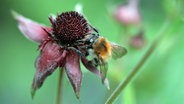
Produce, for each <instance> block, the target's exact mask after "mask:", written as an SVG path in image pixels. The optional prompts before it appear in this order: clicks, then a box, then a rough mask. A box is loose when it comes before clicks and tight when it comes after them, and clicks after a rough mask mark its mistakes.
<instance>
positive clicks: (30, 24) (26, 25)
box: [12, 11, 52, 43]
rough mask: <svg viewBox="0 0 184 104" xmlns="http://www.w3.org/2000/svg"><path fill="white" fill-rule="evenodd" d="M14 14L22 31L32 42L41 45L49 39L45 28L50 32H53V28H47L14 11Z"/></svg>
mask: <svg viewBox="0 0 184 104" xmlns="http://www.w3.org/2000/svg"><path fill="white" fill-rule="evenodd" d="M12 14H13V16H14V18H15V19H16V20H17V22H18V27H19V29H20V31H21V32H22V33H23V34H24V36H25V37H27V38H28V39H29V40H32V41H35V42H38V43H39V42H41V41H42V40H44V39H46V38H47V37H48V35H47V32H45V31H44V30H43V28H45V29H46V30H47V31H49V32H51V30H52V29H51V28H48V27H45V26H43V25H41V24H39V23H36V22H34V21H32V20H30V19H28V18H26V17H24V16H22V15H20V14H18V13H16V12H15V11H13V12H12Z"/></svg>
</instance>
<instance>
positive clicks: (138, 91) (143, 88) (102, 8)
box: [0, 0, 184, 104]
mask: <svg viewBox="0 0 184 104" xmlns="http://www.w3.org/2000/svg"><path fill="white" fill-rule="evenodd" d="M79 2H80V3H82V5H83V12H84V14H85V16H86V18H87V19H88V20H89V21H90V23H91V24H92V25H93V26H95V27H96V28H97V29H98V30H99V31H100V33H101V34H102V35H103V36H105V37H107V38H108V39H109V40H110V41H114V42H117V43H119V44H121V45H122V46H125V47H126V48H127V49H128V54H127V55H126V56H125V57H124V58H123V59H120V60H117V61H114V60H112V61H110V63H109V71H108V75H107V77H108V78H109V81H110V87H111V89H110V91H108V90H107V89H106V88H105V86H103V85H102V84H101V80H100V79H99V78H98V77H96V75H94V74H92V73H90V72H88V71H87V70H86V69H85V68H84V67H82V71H83V74H84V75H83V82H82V87H81V93H80V95H81V97H80V100H77V99H76V97H75V94H74V92H73V89H72V87H71V85H70V83H69V81H68V79H67V77H66V75H65V76H64V82H63V93H62V95H63V99H62V102H63V104H104V102H105V100H106V99H107V98H108V97H109V95H110V94H111V92H112V91H113V90H114V88H115V87H116V86H117V85H118V84H119V83H120V82H121V81H122V80H123V79H124V78H125V77H126V76H127V75H128V73H129V72H130V71H131V70H132V69H133V67H134V66H135V65H136V63H137V62H138V61H139V60H140V58H141V57H142V56H143V54H144V53H145V51H146V50H147V48H148V47H149V45H150V44H151V42H152V41H153V40H154V38H156V35H157V33H158V32H159V30H160V28H161V27H162V24H163V23H164V21H165V20H166V18H168V17H170V18H171V19H170V20H171V25H170V26H169V28H168V30H167V31H166V32H165V34H164V38H163V39H162V41H161V43H159V46H158V48H157V49H156V50H155V52H154V53H153V55H152V56H151V57H150V58H149V60H148V61H147V62H146V63H145V64H144V66H143V67H142V69H141V71H140V72H139V73H138V74H137V75H136V77H135V78H134V79H133V81H132V82H131V83H130V84H129V85H128V86H127V87H126V89H125V90H124V91H123V92H122V94H121V95H120V96H119V97H118V99H117V100H116V101H115V104H184V99H183V98H184V81H183V79H184V46H183V45H184V36H183V35H184V25H183V24H184V12H183V10H184V8H183V5H184V2H183V0H140V2H139V4H140V5H139V7H140V13H141V16H142V21H143V23H142V24H143V26H144V31H145V33H144V39H145V40H146V42H145V43H146V44H145V45H144V47H143V48H141V49H134V48H132V47H130V45H129V43H128V41H127V40H128V39H126V38H125V37H126V36H124V35H125V34H123V28H122V27H121V26H120V25H119V24H118V23H117V22H116V21H115V20H114V18H113V16H112V14H111V12H113V8H114V6H115V5H117V4H120V3H122V2H124V1H122V0H92V1H90V0H1V1H0V104H54V103H55V100H56V93H57V82H58V74H59V73H58V72H59V71H58V70H57V71H55V72H54V73H53V74H52V75H51V76H50V77H48V78H47V80H46V81H45V83H44V85H43V86H42V87H41V89H39V90H38V91H37V93H36V95H35V98H34V100H32V99H31V94H30V89H31V83H32V79H33V76H34V73H35V68H34V61H35V58H36V57H37V56H38V54H39V52H38V51H36V50H37V46H38V45H37V44H35V43H32V42H30V41H28V40H27V39H26V38H25V37H24V36H23V35H22V33H21V32H20V31H19V30H18V28H17V23H16V21H15V20H14V19H13V17H12V15H11V13H10V11H11V10H15V11H17V12H18V13H20V14H22V15H24V16H26V17H28V18H30V19H32V20H35V21H37V22H39V23H43V24H46V25H48V26H50V23H49V20H48V16H49V15H50V14H57V13H61V12H63V11H70V10H74V7H75V5H76V4H77V3H79ZM178 4H179V5H178ZM182 16H183V17H182ZM121 35H122V38H123V39H122V40H123V41H118V39H117V38H119V37H121Z"/></svg>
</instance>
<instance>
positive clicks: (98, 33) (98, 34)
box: [89, 25, 100, 36]
mask: <svg viewBox="0 0 184 104" xmlns="http://www.w3.org/2000/svg"><path fill="white" fill-rule="evenodd" d="M89 26H90V27H91V28H92V29H93V30H94V31H95V32H96V33H97V36H100V32H99V31H98V30H97V29H96V28H94V27H93V26H91V25H89Z"/></svg>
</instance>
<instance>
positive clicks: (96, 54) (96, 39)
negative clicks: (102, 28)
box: [85, 28, 127, 81]
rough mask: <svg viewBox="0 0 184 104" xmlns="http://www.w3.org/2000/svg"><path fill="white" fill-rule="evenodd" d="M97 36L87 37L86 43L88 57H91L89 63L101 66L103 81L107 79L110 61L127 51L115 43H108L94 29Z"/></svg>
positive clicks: (90, 35)
mask: <svg viewBox="0 0 184 104" xmlns="http://www.w3.org/2000/svg"><path fill="white" fill-rule="evenodd" d="M93 29H94V30H95V32H96V33H97V34H94V33H92V34H88V35H86V39H85V43H86V44H87V47H85V48H86V49H87V50H88V53H87V54H86V56H90V57H91V59H90V60H91V61H89V63H90V64H91V65H93V66H95V67H97V66H99V67H100V71H101V74H102V81H104V80H105V78H106V73H107V70H108V61H109V59H111V57H112V58H113V59H118V58H120V57H122V56H124V55H125V54H126V53H127V50H126V49H125V48H124V47H122V46H120V45H118V44H116V43H113V42H110V41H108V40H107V39H106V38H105V37H103V36H100V34H99V32H98V31H97V30H96V29H95V28H93Z"/></svg>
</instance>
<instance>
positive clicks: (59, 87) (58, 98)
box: [56, 68, 64, 104]
mask: <svg viewBox="0 0 184 104" xmlns="http://www.w3.org/2000/svg"><path fill="white" fill-rule="evenodd" d="M63 72H64V68H61V69H60V70H59V79H58V91H57V98H56V104H61V99H62V87H61V84H62V82H63Z"/></svg>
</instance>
